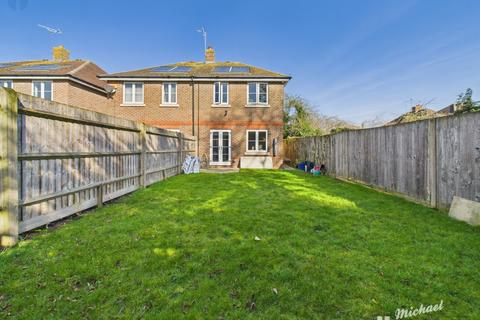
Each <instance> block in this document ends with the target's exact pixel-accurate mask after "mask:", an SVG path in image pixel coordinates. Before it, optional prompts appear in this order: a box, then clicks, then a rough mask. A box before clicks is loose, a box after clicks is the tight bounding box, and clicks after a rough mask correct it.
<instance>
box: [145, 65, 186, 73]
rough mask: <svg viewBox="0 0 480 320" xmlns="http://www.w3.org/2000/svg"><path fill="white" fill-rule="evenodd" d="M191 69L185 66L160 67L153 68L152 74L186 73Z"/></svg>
mask: <svg viewBox="0 0 480 320" xmlns="http://www.w3.org/2000/svg"><path fill="white" fill-rule="evenodd" d="M191 70H192V67H187V66H160V67H156V68H153V69H152V71H153V72H188V71H191Z"/></svg>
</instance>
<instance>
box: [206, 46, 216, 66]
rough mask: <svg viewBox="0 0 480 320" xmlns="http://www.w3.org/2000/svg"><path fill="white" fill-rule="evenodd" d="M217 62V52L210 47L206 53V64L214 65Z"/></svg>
mask: <svg viewBox="0 0 480 320" xmlns="http://www.w3.org/2000/svg"><path fill="white" fill-rule="evenodd" d="M214 62H215V50H214V49H213V48H212V47H208V49H207V51H205V63H214Z"/></svg>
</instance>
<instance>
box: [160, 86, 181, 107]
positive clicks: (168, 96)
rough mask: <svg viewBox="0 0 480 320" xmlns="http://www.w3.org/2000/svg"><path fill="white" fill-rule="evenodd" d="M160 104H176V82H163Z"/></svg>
mask: <svg viewBox="0 0 480 320" xmlns="http://www.w3.org/2000/svg"><path fill="white" fill-rule="evenodd" d="M162 104H165V105H169V104H171V105H176V104H177V84H176V83H173V82H165V83H164V84H163V97H162Z"/></svg>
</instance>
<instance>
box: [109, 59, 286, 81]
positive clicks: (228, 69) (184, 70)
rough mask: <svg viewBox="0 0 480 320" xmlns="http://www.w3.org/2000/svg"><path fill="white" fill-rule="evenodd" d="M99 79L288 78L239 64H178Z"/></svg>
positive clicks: (120, 73) (110, 75) (284, 79)
mask: <svg viewBox="0 0 480 320" xmlns="http://www.w3.org/2000/svg"><path fill="white" fill-rule="evenodd" d="M100 78H101V79H107V80H110V79H125V78H128V79H136V78H142V79H152V80H154V79H157V78H176V79H181V78H185V79H191V78H197V79H198V78H206V79H216V78H221V79H252V78H255V79H275V80H281V81H288V80H290V79H291V77H290V76H288V75H284V74H281V73H277V72H273V71H269V70H266V69H262V68H258V67H255V66H251V65H248V64H244V63H240V62H214V63H204V62H178V63H171V64H166V65H161V66H156V67H150V68H146V69H140V70H133V71H126V72H118V73H111V74H104V75H101V76H100Z"/></svg>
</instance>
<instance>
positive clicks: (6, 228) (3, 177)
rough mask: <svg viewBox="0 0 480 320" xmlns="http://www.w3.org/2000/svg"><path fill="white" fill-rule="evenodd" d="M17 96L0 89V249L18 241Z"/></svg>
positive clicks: (9, 91)
mask: <svg viewBox="0 0 480 320" xmlns="http://www.w3.org/2000/svg"><path fill="white" fill-rule="evenodd" d="M17 120H18V97H17V95H16V93H15V92H14V91H13V90H7V89H4V88H0V247H11V246H13V245H15V244H16V243H17V241H18V212H19V206H18V190H19V188H18V176H17V167H18V128H17Z"/></svg>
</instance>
